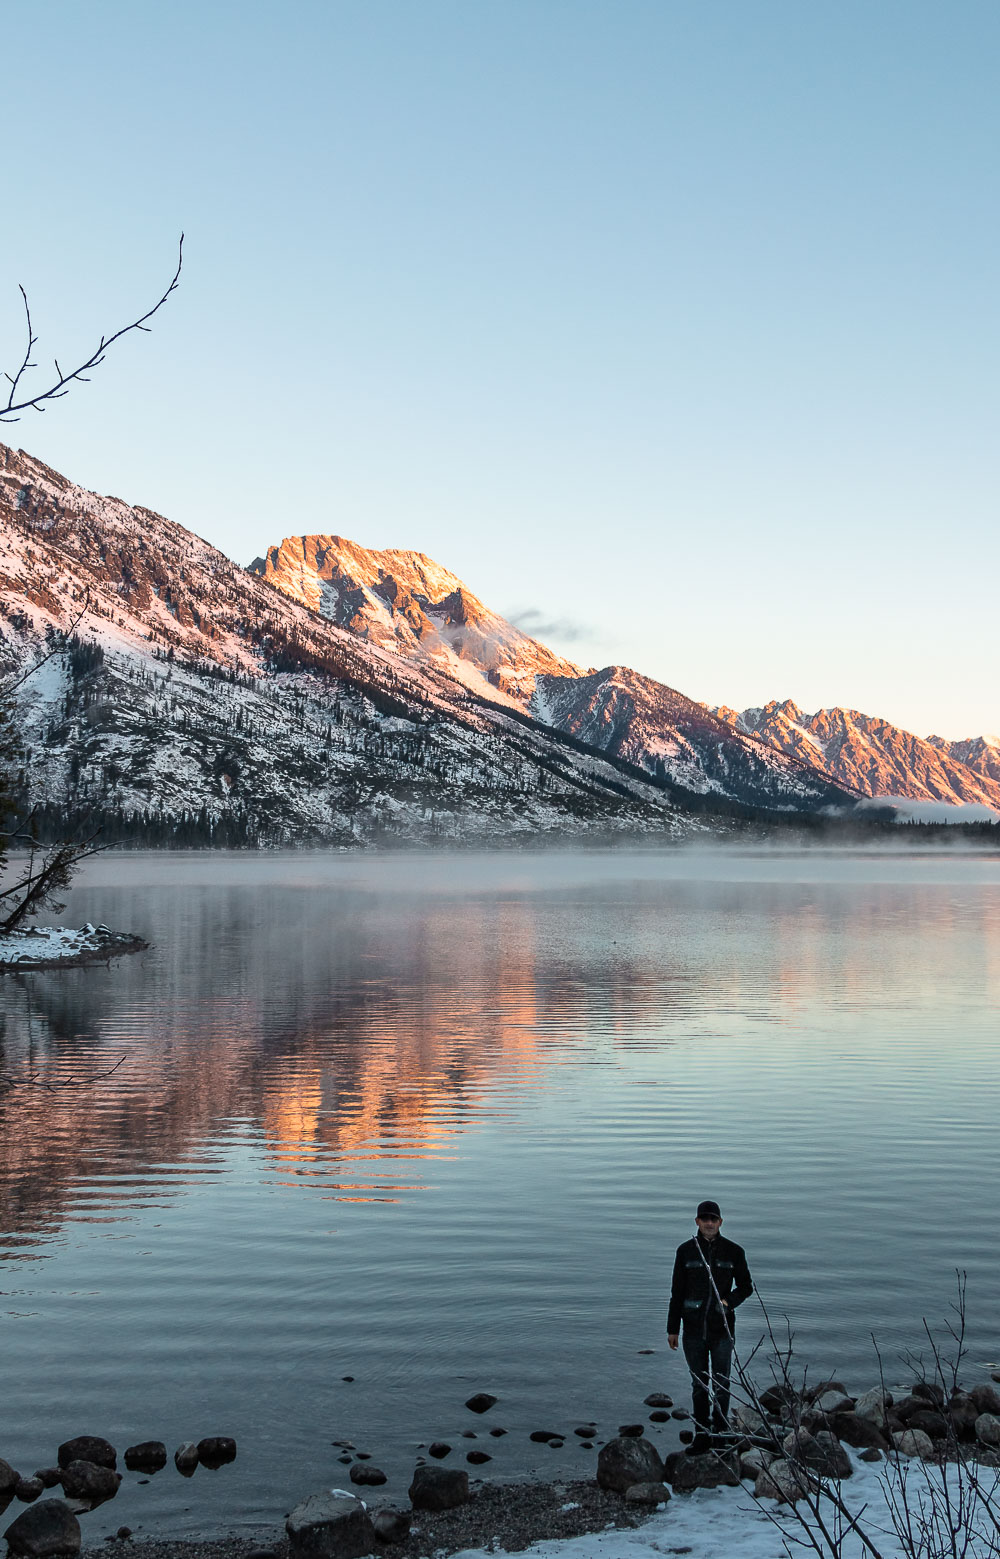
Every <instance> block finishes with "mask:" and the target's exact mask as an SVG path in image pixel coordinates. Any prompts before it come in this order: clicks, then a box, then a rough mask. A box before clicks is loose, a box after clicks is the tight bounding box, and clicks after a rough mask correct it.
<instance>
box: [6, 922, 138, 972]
mask: <svg viewBox="0 0 1000 1559" xmlns="http://www.w3.org/2000/svg"><path fill="white" fill-rule="evenodd" d="M148 947H149V943H148V942H146V941H145V940H144V939H143V938H142V937H141V936H136V935H135V933H134V932H131V931H112V930H110V928H109V927H108V926H93V925H86V926H80V927H78V928H74V927H70V926H29V927H28V929H27V930H26V931H10V932H8V934H7V935H6V936H4V937H0V974H21V973H26V972H29V971H34V970H37V969H79V968H81V967H82V965H84V964H93V963H110V961H111V959H112V958H118V957H120V956H122V955H124V954H126V953H142V952H145V950H146V949H147V948H148Z"/></svg>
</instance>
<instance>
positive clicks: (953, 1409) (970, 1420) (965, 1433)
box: [948, 1391, 979, 1440]
mask: <svg viewBox="0 0 1000 1559" xmlns="http://www.w3.org/2000/svg"><path fill="white" fill-rule="evenodd" d="M948 1416H949V1418H950V1419H951V1422H952V1427H953V1429H954V1431H955V1433H956V1435H957V1436H958V1437H959V1439H960V1440H961V1439H971V1438H972V1437H973V1436H974V1435H975V1432H976V1419H977V1418H978V1417H979V1409H978V1407H977V1406H976V1404H975V1403H974V1402H973V1400H972V1398H971V1397H970V1395H969V1393H968V1392H967V1391H956V1392H955V1395H954V1396H953V1397H952V1399H951V1401H950V1402H949V1403H948Z"/></svg>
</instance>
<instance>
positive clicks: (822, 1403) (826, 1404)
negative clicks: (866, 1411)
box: [813, 1391, 854, 1416]
mask: <svg viewBox="0 0 1000 1559" xmlns="http://www.w3.org/2000/svg"><path fill="white" fill-rule="evenodd" d="M853 1406H854V1398H853V1397H849V1396H848V1395H847V1393H846V1392H844V1391H824V1393H823V1395H822V1396H821V1397H817V1398H816V1400H815V1401H814V1403H813V1407H814V1408H815V1409H816V1411H817V1412H818V1413H826V1414H827V1416H829V1415H830V1414H831V1413H849V1412H850V1411H851V1409H852V1408H853Z"/></svg>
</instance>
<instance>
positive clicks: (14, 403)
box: [0, 233, 184, 423]
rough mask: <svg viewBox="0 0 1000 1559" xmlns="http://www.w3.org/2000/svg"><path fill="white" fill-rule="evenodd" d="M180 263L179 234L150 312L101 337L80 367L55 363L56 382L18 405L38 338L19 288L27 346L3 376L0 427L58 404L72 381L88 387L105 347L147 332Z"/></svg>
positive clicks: (175, 279)
mask: <svg viewBox="0 0 1000 1559" xmlns="http://www.w3.org/2000/svg"><path fill="white" fill-rule="evenodd" d="M183 263H184V234H183V233H182V234H181V236H180V240H179V242H178V245H177V269H176V271H175V272H174V274H173V277H172V279H171V282H170V285H169V287H168V288H167V290H166V292H165V293H164V294H163V296H162V297H161V298H160V299H159V300H158V302H156V303H154V304H153V307H152V308H151V309H147V310H146V312H145V314H141V315H140V316H139V318H138V319H134V320H133V321H132V323H131V324H129V325H123V326H122V328H121V329H120V330H116V331H115V333H114V335H112V336H102V337H101V339H100V343H99V344H98V347H97V350H96V351H95V352H92V353H91V355H90V357H88V358H87V360H86V362H83V363H81V364H80V366H79V367H78V368H73V369H71V370H70V372H69V373H63V372H62V370H61V369H60V367H59V363H58V361H56V372H57V374H58V378H57V379H56V381H55V383H54V384H53V385H51V386H50V387H49V389H47V390H42V391H41V392H40V393H39V394H38V395H31V396H29V397H28V398H27V399H26V400H22V401H18V400H16V399H15V397H16V395H17V391H18V385H19V384H20V382H21V379H22V378H23V377H24V374H25V373H26V371H27V370H28V369H29V368H34V367H35V366H36V365H35V364H34V363H32V362H31V353H32V350H33V348H34V346H35V344H36V343H37V340H38V337H37V336H36V335H35V334H34V331H33V329H32V324H31V311H30V309H29V307H28V295H27V293H26V292H25V290H24V288H23V287H20V288H19V290H20V293H21V297H22V298H23V299H24V311H25V316H26V319H27V326H28V346H27V350H26V351H25V354H24V360H23V362H22V363H21V366H20V368H19V369H18V370H17V373H16V374H15V375H14V377H13V378H11V376H10V375H9V374H6V375H5V378H6V379H7V380H8V381H9V383H10V394H9V395H8V397H7V404H6V405H5V406H0V423H2V422H17V421H19V420H20V419H19V416H18V413H20V412H22V411H27V410H28V409H29V408H30V409H32V410H34V411H44V410H45V406H44V405H43V404H42V403H43V402H44V401H54V400H59V399H60V398H61V397H62V396H63V395H65V394H66V393H67V386H69V385H70V384H72V383H73V382H74V381H77V382H79V383H81V384H88V383H89V382H90V381H89V380H88V379H87V378H86V377H85V375H86V372H87V369H89V368H98V367H99V366H100V365H101V363H103V361H104V354H105V352H106V351H107V349H108V347H110V346H113V345H114V343H115V342H116V341H120V340H121V338H122V336H127V335H128V333H129V331H131V330H146V329H147V328H148V327H147V325H146V320H147V319H152V317H153V315H154V314H155V313H156V312H157V310H158V309H161V308H162V307H163V305H164V304H165V303H166V301H167V299H168V298H169V297H170V294H171V293H172V292H174V291H175V290H176V288H177V283H178V282H179V280H180V274H181V266H182V265H183Z"/></svg>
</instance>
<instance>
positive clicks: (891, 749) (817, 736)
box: [714, 698, 1000, 809]
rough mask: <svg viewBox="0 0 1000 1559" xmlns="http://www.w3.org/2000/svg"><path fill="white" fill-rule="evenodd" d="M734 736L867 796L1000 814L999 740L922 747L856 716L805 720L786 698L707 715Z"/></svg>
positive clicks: (938, 741)
mask: <svg viewBox="0 0 1000 1559" xmlns="http://www.w3.org/2000/svg"><path fill="white" fill-rule="evenodd" d="M714 713H715V714H717V715H718V716H719V717H720V719H723V720H726V721H727V722H728V723H729V724H730V725H731V726H732V727H733V729H734V730H737V731H743V732H746V733H748V734H750V735H755V736H759V737H763V738H764V739H765V740H766V741H768V742H770V743H771V745H772V746H774V747H779V748H781V750H782V751H783V752H787V753H789V754H791V755H792V756H794V757H796V758H800V759H802V760H804V761H805V762H807V763H811V764H812V765H813V766H814V767H815V768H818V769H821V770H823V771H824V772H825V773H826V774H828V775H829V776H830V778H831V779H832V780H834V781H835V782H836V783H838V784H841V785H846V786H851V787H852V788H853V789H855V790H858V791H861V792H862V793H863V794H864V795H866V796H906V797H909V798H910V799H912V800H917V801H944V802H948V803H951V804H963V803H964V804H978V805H983V806H988V807H992V808H994V809H997V808H1000V739H998V738H997V737H995V736H994V737H974V738H971V739H970V740H968V741H964V742H948V741H945V740H944V739H943V738H942V737H940V736H929V737H928V738H927V739H926V740H923V739H921V737H919V736H914V735H913V734H912V732H910V731H902V730H900V729H899V727H898V726H895V725H890V724H889V722H888V721H887V720H880V719H878V718H876V717H874V716H872V715H865V714H861V713H860V712H859V711H858V710H857V709H839V708H834V709H820V710H818V711H817V712H816V713H815V714H811V715H810V714H805V713H804V712H803V711H802V710H801V709H800V708H799V707H798V705H797V704H795V703H793V701H792V700H791V699H790V698H787V699H785V700H784V701H783V702H781V703H779V702H777V700H775V701H774V702H772V703H770V704H765V705H764V706H763V707H762V708H758V709H744V710H741V711H737V710H735V709H727V708H725V707H724V706H720V707H719V708H717V709H716V710H715V711H714Z"/></svg>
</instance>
